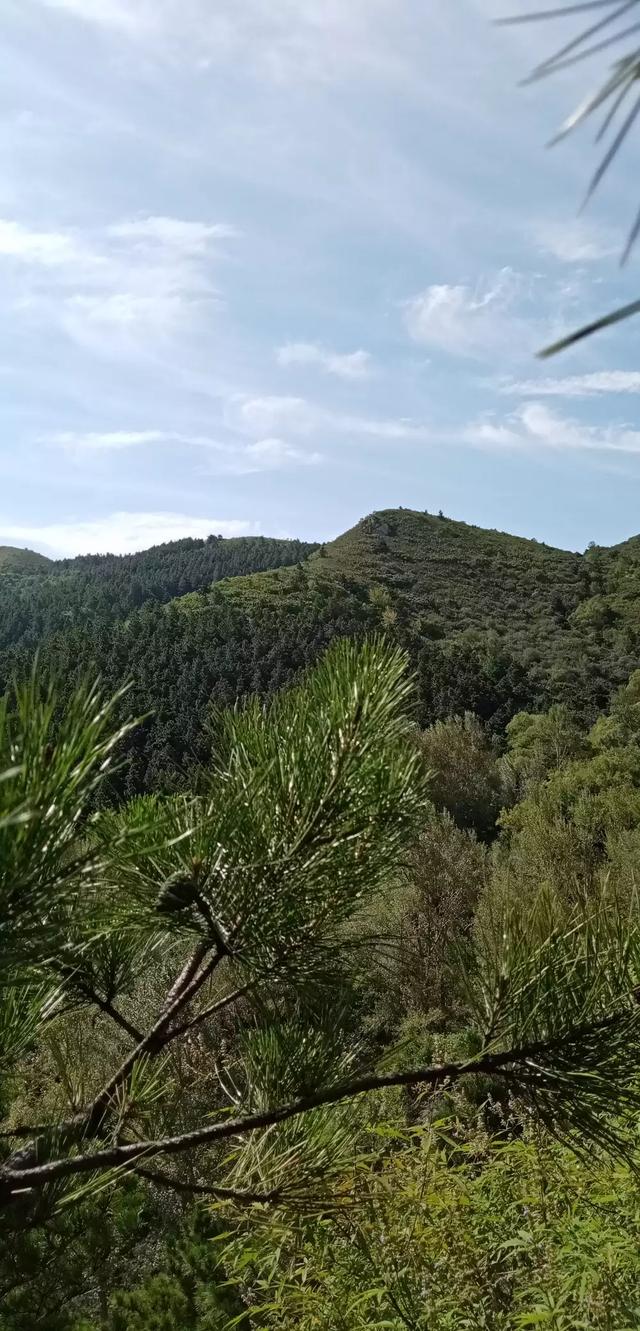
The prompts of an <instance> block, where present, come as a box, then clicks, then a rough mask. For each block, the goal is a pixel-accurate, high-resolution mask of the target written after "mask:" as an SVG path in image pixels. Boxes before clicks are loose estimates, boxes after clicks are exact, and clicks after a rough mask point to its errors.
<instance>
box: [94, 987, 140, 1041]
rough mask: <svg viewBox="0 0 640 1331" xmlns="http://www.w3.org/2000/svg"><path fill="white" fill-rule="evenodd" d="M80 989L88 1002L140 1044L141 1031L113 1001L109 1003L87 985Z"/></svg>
mask: <svg viewBox="0 0 640 1331" xmlns="http://www.w3.org/2000/svg"><path fill="white" fill-rule="evenodd" d="M82 991H83V993H84V994H85V996H86V998H87V999H88V1000H89V1002H90V1003H93V1005H94V1007H97V1008H99V1009H100V1011H101V1012H104V1014H105V1016H106V1017H111V1020H112V1021H114V1022H115V1024H116V1026H119V1027H120V1028H121V1030H123V1031H126V1033H127V1035H129V1036H130V1037H131V1039H132V1040H134V1041H135V1043H136V1045H139V1044H141V1042H142V1041H143V1039H144V1036H143V1035H142V1033H141V1032H140V1031H139V1030H137V1028H136V1027H135V1026H134V1025H133V1024H132V1023H131V1022H130V1021H128V1020H127V1018H126V1017H124V1016H123V1015H122V1013H121V1012H119V1011H118V1009H117V1008H116V1007H114V1006H113V1003H110V1002H109V1000H108V999H106V998H101V997H100V995H99V994H97V993H96V992H95V990H93V989H91V988H90V986H89V985H85V984H83V985H82Z"/></svg>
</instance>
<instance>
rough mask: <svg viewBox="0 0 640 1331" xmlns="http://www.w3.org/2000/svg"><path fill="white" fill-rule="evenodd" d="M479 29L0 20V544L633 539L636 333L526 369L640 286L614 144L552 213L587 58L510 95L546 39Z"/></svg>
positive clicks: (343, 17) (289, 9) (229, 3)
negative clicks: (438, 527) (240, 537)
mask: <svg viewBox="0 0 640 1331" xmlns="http://www.w3.org/2000/svg"><path fill="white" fill-rule="evenodd" d="M505 4H506V7H507V9H510V10H511V11H514V10H515V12H524V10H525V9H526V8H527V7H528V0H512V3H511V5H510V4H509V3H508V0H505ZM502 12H504V5H503V4H502V3H501V0H215V2H214V0H3V5H2V15H1V17H0V34H1V38H2V40H1V42H0V107H1V116H0V158H1V161H0V303H1V306H2V309H1V314H2V317H1V318H0V411H1V413H2V428H1V432H0V542H4V543H11V544H26V545H30V546H32V547H35V548H37V549H40V550H43V551H44V552H46V553H49V554H53V555H63V554H69V553H71V554H73V553H77V552H83V551H90V550H106V549H110V550H115V551H126V550H131V549H135V548H142V547H145V546H147V545H150V544H152V543H154V542H157V541H160V540H166V539H171V538H173V537H176V536H179V535H204V534H206V533H207V532H209V531H216V532H222V533H223V534H225V535H232V534H244V533H254V532H257V533H263V534H266V535H291V536H294V535H295V536H301V537H305V538H309V539H311V538H319V539H324V538H330V537H331V536H333V535H336V534H338V533H339V532H340V531H341V530H344V529H345V528H346V527H348V526H350V525H352V524H353V523H354V522H355V521H357V520H358V518H359V517H361V516H362V515H363V514H365V513H367V512H370V511H371V510H372V509H375V508H382V507H390V506H395V505H399V504H403V505H405V506H407V507H415V508H420V509H428V510H429V511H437V510H438V509H443V510H444V511H445V512H446V513H448V514H449V515H451V516H453V517H458V518H462V519H465V520H467V521H471V522H477V523H479V524H480V525H483V526H490V527H498V528H502V529H506V530H510V531H514V532H518V533H521V534H523V535H528V536H535V537H537V538H538V539H540V540H546V541H548V542H550V543H553V544H557V545H564V546H568V547H571V548H583V547H584V546H585V545H586V543H587V542H588V541H589V540H596V541H598V542H602V543H605V542H612V541H616V540H622V539H624V538H625V537H626V536H628V535H631V534H632V533H636V532H638V531H640V421H639V420H638V406H639V404H640V368H639V367H638V358H637V353H636V347H637V344H638V334H639V330H640V325H637V326H634V325H633V324H629V325H623V326H622V327H621V329H619V330H618V331H617V332H616V331H612V332H610V333H608V334H606V335H604V336H601V337H600V338H598V339H594V340H592V341H590V342H587V343H585V344H584V345H583V346H582V347H581V348H577V349H575V350H574V351H572V352H571V353H568V354H565V355H564V356H562V357H560V358H559V359H558V360H554V361H550V362H547V363H546V364H544V363H541V362H539V361H536V359H535V355H534V353H535V350H536V348H537V347H538V346H539V345H540V344H541V343H542V342H544V341H545V340H546V339H548V338H549V337H550V336H553V335H554V334H556V333H559V332H561V331H566V330H567V329H568V328H570V327H572V326H573V325H574V324H576V323H579V322H580V321H583V320H586V319H588V318H590V317H592V316H595V315H597V314H600V313H603V312H604V311H605V310H606V309H608V308H609V307H610V306H611V305H613V304H616V303H621V302H623V301H625V300H629V299H632V298H633V297H635V296H637V295H640V291H639V290H638V289H637V288H636V283H638V285H639V286H640V275H639V274H638V271H637V270H638V256H636V257H635V258H632V260H631V262H630V264H629V265H628V266H627V268H626V269H625V270H624V271H623V272H620V270H619V267H618V254H619V251H620V249H621V247H622V243H623V240H624V235H625V229H626V227H627V226H628V224H629V223H630V221H631V219H632V216H633V213H634V211H635V208H636V206H637V204H638V202H639V200H638V199H637V198H636V190H635V187H634V183H633V182H634V179H635V180H637V179H638V170H637V166H638V150H637V147H636V146H635V145H633V144H628V145H627V146H626V147H625V149H624V151H623V154H621V157H620V160H619V162H618V163H616V165H615V166H614V168H613V169H612V172H611V174H610V178H608V180H607V182H606V184H605V185H604V186H603V189H602V192H601V194H600V196H599V197H596V199H595V201H594V204H593V205H592V206H591V207H590V208H589V210H588V212H587V214H586V215H584V216H582V217H580V218H578V217H577V207H578V204H579V201H580V198H581V194H582V193H583V191H584V187H585V184H586V181H587V179H588V176H589V174H590V171H591V169H592V168H593V165H594V164H595V162H594V159H593V147H592V137H593V135H592V133H591V132H587V133H586V134H582V135H579V136H577V137H576V138H575V140H573V139H571V140H568V141H565V142H564V143H563V144H562V145H560V146H558V147H557V148H555V149H554V150H553V151H552V152H548V151H546V150H545V148H544V144H545V141H546V140H547V139H548V138H549V137H550V135H551V134H552V132H553V131H554V130H555V129H556V128H557V126H558V124H559V123H560V122H561V121H562V120H563V119H564V117H565V115H566V114H567V112H569V111H570V110H572V109H573V105H574V103H575V102H576V101H577V100H579V99H580V97H581V96H582V95H583V94H584V93H585V91H588V90H590V88H591V85H592V83H593V81H594V79H596V80H597V77H598V73H599V72H600V70H598V69H595V70H594V69H593V68H592V67H591V65H588V66H584V65H583V66H577V67H576V68H575V69H573V70H570V71H568V72H567V73H566V74H565V75H564V76H562V77H561V76H556V78H555V79H554V80H552V81H549V82H546V83H544V84H539V85H537V86H536V87H535V88H533V89H531V88H529V89H523V88H519V87H518V86H517V84H518V80H519V79H520V78H522V77H523V76H524V75H525V74H526V73H527V71H528V70H529V69H530V67H531V65H532V64H533V63H534V62H535V61H536V60H537V59H538V58H539V57H541V56H543V55H545V54H548V53H549V51H550V50H551V49H552V46H553V45H554V44H555V43H556V42H558V41H559V40H560V38H561V37H562V36H563V35H564V33H565V31H566V28H565V27H559V26H558V24H557V22H556V23H555V24H553V25H552V24H542V25H536V26H535V27H526V28H525V27H520V28H514V29H505V28H496V27H493V26H492V25H491V18H492V17H497V16H498V15H499V14H500V13H502ZM569 30H570V31H571V30H575V28H572V27H570V29H569Z"/></svg>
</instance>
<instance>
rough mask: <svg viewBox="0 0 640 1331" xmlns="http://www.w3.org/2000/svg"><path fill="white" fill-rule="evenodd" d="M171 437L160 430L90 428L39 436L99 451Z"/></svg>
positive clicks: (155, 441)
mask: <svg viewBox="0 0 640 1331" xmlns="http://www.w3.org/2000/svg"><path fill="white" fill-rule="evenodd" d="M173 437H174V436H171V435H167V434H165V433H164V432H163V431H162V430H105V431H99V430H95V431H94V430H90V431H88V432H84V433H83V432H82V431H80V430H57V431H56V432H55V433H54V434H50V435H43V436H41V442H42V443H49V444H57V445H59V446H60V447H61V448H73V449H78V450H79V451H80V452H100V451H102V450H103V449H106V450H107V451H109V450H111V449H116V450H117V449H121V448H136V447H138V446H139V445H144V444H161V443H165V442H166V441H168V440H170V439H171V438H173Z"/></svg>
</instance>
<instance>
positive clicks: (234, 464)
mask: <svg viewBox="0 0 640 1331" xmlns="http://www.w3.org/2000/svg"><path fill="white" fill-rule="evenodd" d="M39 442H41V443H46V444H52V445H53V446H54V447H58V448H64V449H65V450H68V451H69V452H71V453H73V454H74V455H75V457H76V458H77V459H78V460H80V459H82V457H83V456H90V455H92V454H94V453H102V452H107V453H108V452H112V451H114V450H115V451H120V450H124V449H138V448H149V447H156V448H157V447H158V446H160V447H165V448H168V449H173V450H177V451H179V450H180V449H184V448H196V449H200V450H204V452H206V453H208V454H209V455H210V456H209V458H208V459H207V463H206V468H205V469H206V471H207V472H209V473H212V472H214V473H216V474H218V475H221V474H222V475H232V476H250V475H253V474H254V473H256V472H262V471H284V470H286V469H288V468H290V467H313V466H317V465H318V464H319V463H320V462H322V461H323V457H322V454H321V453H318V452H315V451H309V450H307V449H302V448H296V447H295V446H294V445H293V444H289V443H287V442H286V441H285V440H283V439H280V438H276V437H273V436H271V437H268V438H264V439H256V441H255V442H254V443H251V444H245V443H238V442H234V443H228V442H222V441H220V440H218V439H214V438H212V437H211V436H209V435H203V434H188V433H180V432H178V431H173V432H172V431H168V430H104V431H100V430H89V431H82V430H57V431H55V432H54V433H52V434H46V435H41V436H40V440H39Z"/></svg>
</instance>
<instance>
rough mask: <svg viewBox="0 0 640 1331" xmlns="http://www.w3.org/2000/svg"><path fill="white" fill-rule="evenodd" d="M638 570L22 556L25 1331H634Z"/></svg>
mask: <svg viewBox="0 0 640 1331" xmlns="http://www.w3.org/2000/svg"><path fill="white" fill-rule="evenodd" d="M636 559H637V556H636V542H635V541H631V542H628V543H627V544H626V545H623V546H620V547H617V548H615V549H613V550H604V549H596V548H595V547H593V548H591V549H590V550H588V551H587V552H586V554H585V555H583V556H580V555H573V554H570V553H566V552H563V551H556V550H550V549H548V548H547V547H545V546H544V545H539V544H537V543H535V542H527V541H522V540H520V539H518V538H514V537H509V536H505V535H502V534H501V533H496V532H483V531H481V530H479V529H476V528H471V527H467V526H465V525H464V524H461V523H456V522H453V521H450V520H448V519H446V518H443V517H432V516H430V515H427V514H417V513H413V512H410V511H408V510H398V511H393V512H391V511H389V512H386V513H384V514H375V515H373V516H372V517H370V518H366V519H364V521H363V522H362V523H360V524H359V525H358V526H357V527H356V528H355V529H354V530H353V531H352V532H349V533H346V534H345V536H343V537H340V538H338V540H337V541H335V542H333V543H332V544H330V545H326V546H319V547H304V546H302V545H299V544H297V543H294V542H269V541H262V540H258V539H255V540H253V539H252V540H247V541H246V542H243V541H234V542H229V541H223V540H221V539H219V538H214V539H213V540H211V541H209V542H192V541H187V542H177V543H175V544H173V545H171V546H167V547H160V548H159V549H158V550H155V551H149V552H145V553H144V554H143V555H140V556H132V557H127V558H126V559H124V560H123V559H116V558H111V557H106V558H103V557H100V558H98V557H96V558H91V559H82V560H73V561H64V562H63V563H61V564H54V565H51V564H49V563H44V564H40V563H39V561H37V563H38V566H37V567H35V566H34V564H33V562H32V561H31V560H30V559H26V560H25V566H23V567H20V565H21V560H20V558H15V557H14V558H11V559H9V558H8V557H7V558H6V559H5V561H4V566H3V569H2V571H1V576H0V588H1V592H0V594H1V596H2V598H3V599H2V604H3V607H4V606H6V619H3V621H2V622H3V630H4V632H5V643H6V645H5V648H4V653H3V672H4V678H5V684H4V688H5V697H4V703H3V705H2V707H1V708H0V750H1V752H0V776H1V777H2V779H0V870H1V871H0V898H1V916H0V964H1V965H2V974H3V985H2V986H1V987H0V1234H1V1244H0V1328H1V1329H2V1331H30V1328H32V1327H43V1328H45V1329H46V1331H172V1329H173V1328H185V1331H226V1329H227V1328H229V1331H230V1328H232V1327H240V1328H244V1329H245V1331H253V1329H254V1328H261V1327H264V1328H275V1329H276V1331H277V1328H281V1329H282V1331H293V1329H294V1328H302V1331H317V1329H319V1331H334V1328H344V1331H365V1328H376V1327H379V1328H382V1327H386V1328H392V1329H393V1331H402V1329H404V1328H412V1329H415V1331H440V1329H441V1328H445V1329H446V1328H448V1327H450V1328H460V1329H462V1328H471V1327H473V1328H476V1327H486V1328H492V1331H511V1329H513V1331H515V1329H516V1328H520V1327H528V1326H534V1325H540V1326H549V1327H552V1328H557V1331H569V1329H570V1328H577V1327H593V1328H601V1329H602V1331H611V1329H614V1331H628V1329H629V1328H633V1327H640V1259H639V1258H638V1240H639V1238H640V1188H639V1185H638V1173H637V1165H638V1155H637V1118H638V1112H639V1111H640V1060H639V1057H638V1048H640V1043H639V1036H640V1006H639V1005H638V1002H637V994H638V992H639V991H640V929H639V928H638V923H637V919H638V905H637V889H638V878H639V875H640V841H639V839H638V837H639V833H638V828H639V826H640V670H637V669H636V666H637V664H638V662H637V661H636V660H634V654H633V653H634V647H633V643H634V642H635V637H634V633H635V629H634V614H635V613H636V607H637V606H638V605H640V600H639V599H638V598H637V597H635V596H634V584H635V579H636V577H637V573H636V567H637V565H636ZM283 561H284V562H283ZM287 561H288V566H287ZM65 588H66V589H67V590H68V593H69V604H68V611H69V614H68V616H67V617H66V618H65V612H64V609H63V607H64V595H65V590H64V589H65ZM85 597H86V604H87V605H90V606H91V607H92V608H91V614H90V615H86V616H85V615H83V613H82V608H83V604H84V600H83V598H85ZM31 601H33V606H34V613H33V624H34V625H36V624H39V625H40V626H41V627H40V635H41V636H40V637H38V634H37V633H36V632H35V631H34V629H33V628H32V627H31V621H30V617H29V609H28V607H29V604H30V603H31ZM3 614H4V610H3ZM10 626H11V627H10ZM12 635H13V636H12ZM10 639H11V640H10ZM36 647H37V648H38V649H39V654H38V657H37V660H36V663H35V667H34V649H35V648H36ZM98 672H99V673H100V674H101V676H102V683H101V684H98V685H95V684H93V683H92V682H91V680H92V679H93V678H94V676H95V675H96V673H98ZM12 679H14V682H11V680H12ZM51 679H53V682H51ZM83 679H84V681H85V682H84V683H83V682H82V681H83ZM87 681H89V682H87ZM129 681H132V683H131V685H130V687H129V689H128V691H126V690H125V692H124V693H120V694H117V695H116V696H115V697H112V698H111V700H109V698H110V695H111V694H112V693H113V690H114V689H116V688H118V687H120V686H126V685H127V683H128V682H129ZM245 695H253V696H252V697H251V698H246V697H245V701H244V702H240V703H239V702H238V700H239V699H242V698H243V696H245ZM148 711H150V712H152V715H151V716H149V717H148V719H146V720H143V721H142V722H141V721H140V720H139V719H137V718H139V717H140V714H141V713H143V712H148Z"/></svg>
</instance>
